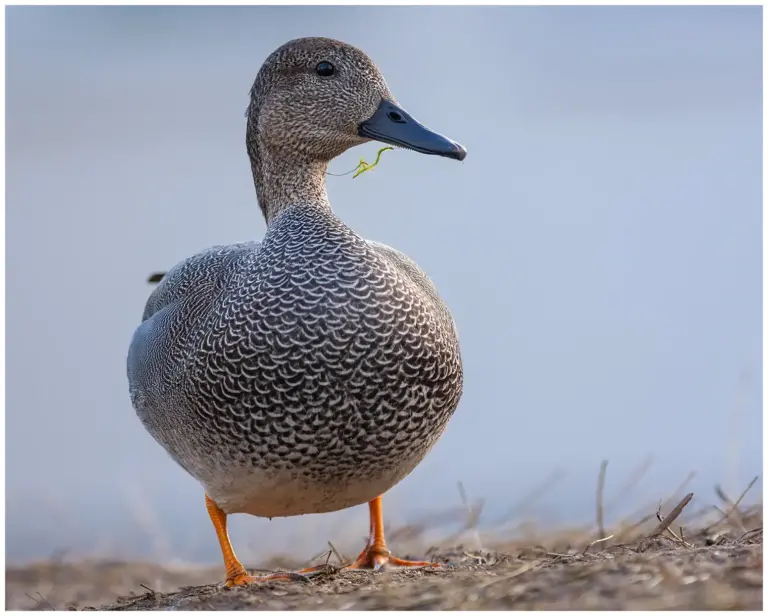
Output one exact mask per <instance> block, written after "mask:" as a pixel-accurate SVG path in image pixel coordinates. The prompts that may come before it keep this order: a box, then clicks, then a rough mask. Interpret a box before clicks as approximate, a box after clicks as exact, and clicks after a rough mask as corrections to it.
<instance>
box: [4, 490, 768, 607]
mask: <svg viewBox="0 0 768 616" xmlns="http://www.w3.org/2000/svg"><path fill="white" fill-rule="evenodd" d="M683 501H685V499H683ZM681 502H682V501H681ZM684 506H685V505H684V504H683V506H682V507H680V510H682V508H684ZM679 514H680V511H677V512H675V510H672V511H671V512H670V513H669V514H668V515H667V517H666V522H665V518H664V517H663V516H661V514H660V512H659V513H657V515H656V517H654V516H653V515H649V516H645V518H644V519H643V520H641V522H639V523H633V524H629V523H625V524H623V525H620V526H619V527H618V528H616V529H611V530H610V531H604V532H610V533H611V535H610V539H604V540H601V541H596V540H595V538H594V537H595V534H594V531H593V530H589V531H588V532H586V533H585V532H583V531H582V532H579V533H575V532H566V531H563V532H562V533H559V534H554V535H551V536H545V537H536V538H532V537H531V536H530V535H529V536H528V537H525V538H521V539H516V540H508V541H499V540H497V541H495V542H494V541H492V540H490V539H488V538H483V544H484V545H488V546H489V548H487V549H482V550H475V551H473V550H471V549H468V548H466V547H462V546H457V547H454V548H441V549H432V550H430V551H428V553H427V554H426V556H428V557H429V558H431V559H433V560H436V561H437V562H440V563H442V564H443V565H444V566H443V567H442V568H441V569H419V570H400V571H384V572H378V573H373V572H367V571H339V570H338V569H337V568H335V567H334V566H332V565H331V566H329V567H328V569H327V570H326V571H323V572H322V573H320V574H319V575H317V576H315V577H313V578H312V579H311V580H310V582H309V583H299V582H271V583H268V584H261V585H254V586H250V587H246V588H237V589H228V588H225V587H223V586H222V585H221V584H220V583H217V584H212V583H211V582H212V581H217V582H218V581H220V580H221V576H222V569H221V568H219V567H215V568H201V567H163V566H159V565H154V564H147V563H118V562H91V563H88V562H81V563H53V562H43V563H39V564H36V565H30V566H26V567H20V568H9V569H8V570H7V571H6V607H7V609H21V610H30V609H32V610H41V609H42V610H46V609H47V610H50V609H54V608H55V609H57V610H58V609H108V610H150V609H151V610H168V609H189V610H192V609H207V610H223V609H227V610H238V609H268V610H299V609H304V610H312V609H317V610H338V609H361V610H385V609H386V610H390V609H422V610H437V609H440V610H466V609H469V610H476V609H488V610H492V609H503V610H509V609H601V610H602V609H613V610H625V609H638V610H657V609H684V610H693V609H741V610H747V609H748V610H760V609H762V587H763V566H762V561H763V539H762V506H760V507H759V508H754V509H753V510H751V511H748V512H738V511H736V509H735V508H734V509H732V510H731V511H730V512H727V515H724V517H723V519H722V520H719V521H718V522H716V523H709V524H708V525H701V527H700V528H698V529H697V530H696V531H690V532H689V531H685V532H683V530H682V529H680V527H679V526H673V525H672V524H671V522H672V520H673V518H676V517H677V516H678V515H679ZM665 523H666V526H664V525H665ZM672 528H675V529H677V530H675V531H673V530H672ZM598 534H599V533H598ZM392 547H395V546H392ZM399 555H400V556H402V557H406V558H423V557H424V556H425V554H423V553H421V554H419V553H415V552H410V553H409V552H404V551H400V553H399ZM265 566H269V567H270V568H274V567H276V566H278V565H277V563H276V562H272V563H265ZM281 566H282V567H286V566H287V565H286V563H284V562H282V563H281ZM296 566H300V564H299V563H296Z"/></svg>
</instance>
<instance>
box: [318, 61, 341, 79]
mask: <svg viewBox="0 0 768 616" xmlns="http://www.w3.org/2000/svg"><path fill="white" fill-rule="evenodd" d="M315 71H316V72H317V74H318V75H320V77H330V76H331V75H333V74H334V73H335V72H336V69H335V68H334V67H333V64H331V63H330V62H321V63H320V64H318V65H317V66H316V67H315Z"/></svg>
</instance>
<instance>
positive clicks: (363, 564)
mask: <svg viewBox="0 0 768 616" xmlns="http://www.w3.org/2000/svg"><path fill="white" fill-rule="evenodd" d="M390 567H403V568H405V567H432V568H435V569H439V568H440V567H441V565H440V563H434V562H429V561H426V560H404V559H402V558H397V557H396V556H392V554H391V552H390V551H389V550H388V549H387V548H386V546H376V545H372V546H368V547H367V548H365V549H364V550H363V551H362V552H361V553H360V556H358V557H357V558H356V559H355V562H353V563H351V564H349V565H345V566H344V567H343V568H344V569H373V570H374V571H381V570H384V569H388V568H390Z"/></svg>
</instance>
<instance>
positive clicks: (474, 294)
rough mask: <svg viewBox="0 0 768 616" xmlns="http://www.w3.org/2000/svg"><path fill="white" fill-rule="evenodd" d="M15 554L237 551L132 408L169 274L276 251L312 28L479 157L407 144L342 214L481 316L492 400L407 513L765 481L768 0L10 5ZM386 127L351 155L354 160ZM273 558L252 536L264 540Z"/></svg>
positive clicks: (392, 512) (309, 530) (484, 390)
mask: <svg viewBox="0 0 768 616" xmlns="http://www.w3.org/2000/svg"><path fill="white" fill-rule="evenodd" d="M6 15H7V82H6V84H7V99H6V104H7V116H6V127H7V136H6V151H7V159H6V160H7V166H6V178H7V210H6V212H7V214H6V215H7V288H6V289H7V330H6V331H7V381H6V382H7V407H6V408H7V415H6V417H7V420H6V422H7V423H6V427H7V442H6V451H7V454H6V455H7V458H6V461H7V466H6V468H7V477H6V489H7V556H8V558H9V559H10V560H12V561H19V560H26V559H31V558H38V557H45V556H47V555H49V554H50V553H51V552H52V551H53V550H55V549H58V548H69V549H71V550H72V551H73V553H76V554H93V553H99V554H107V553H108V554H111V555H112V556H146V555H148V554H153V555H154V556H156V557H160V556H164V557H170V556H176V557H181V558H194V559H210V560H215V559H216V558H218V555H217V549H218V548H217V546H216V543H215V539H214V535H213V532H212V529H211V528H210V527H209V522H208V521H207V519H206V513H205V509H204V507H203V502H202V493H201V490H200V488H199V486H197V485H196V483H195V482H194V481H193V480H192V479H191V478H189V477H188V476H186V475H185V474H184V472H183V471H182V470H181V469H180V468H178V467H177V466H176V465H175V464H174V463H173V462H172V461H171V460H169V459H168V458H167V456H166V455H165V453H164V452H163V451H162V450H161V449H160V447H158V446H157V445H156V444H155V443H154V442H153V441H152V439H151V438H150V437H149V436H148V435H147V434H146V433H145V432H144V430H143V429H142V427H141V425H140V423H139V422H138V420H137V419H136V418H135V416H134V414H133V411H132V409H131V405H130V401H129V398H128V392H127V382H126V378H125V355H126V351H127V346H128V343H129V341H130V337H131V335H132V332H133V330H134V328H135V327H136V326H137V324H138V323H139V320H140V316H141V312H142V309H143V304H144V301H145V300H146V297H147V295H148V293H149V291H150V289H149V287H148V286H147V285H146V284H145V282H144V281H145V279H146V275H147V274H148V273H149V272H151V271H154V270H157V269H162V268H166V267H168V266H170V265H172V264H174V263H176V262H177V261H179V260H181V259H183V258H185V257H186V256H189V255H191V254H192V253H194V252H196V251H198V250H200V249H202V248H205V247H207V246H210V245H213V244H219V243H225V242H234V241H239V240H244V239H252V238H259V237H260V236H261V235H262V233H263V231H264V224H263V221H262V220H261V218H260V213H259V210H258V207H257V205H256V202H255V197H254V190H253V184H252V180H251V177H250V168H249V164H248V161H247V157H246V154H245V148H244V119H243V113H244V111H245V107H246V104H247V93H248V90H249V88H250V86H251V83H252V80H253V78H254V77H255V75H256V72H257V71H258V68H259V66H260V64H261V62H262V61H263V60H264V58H265V57H266V56H267V55H268V54H269V53H270V52H271V51H272V50H273V49H274V48H276V47H277V46H278V45H280V44H282V43H283V42H285V41H287V40H289V39H291V38H295V37H299V36H317V35H320V36H329V37H334V38H339V39H342V40H345V41H347V42H350V43H352V44H355V45H357V46H359V47H361V48H362V49H364V50H365V51H366V52H367V53H368V54H369V55H370V56H371V57H372V58H373V59H374V60H375V61H376V62H377V63H378V64H379V66H380V67H381V69H382V71H383V72H384V74H385V76H386V78H387V80H388V83H389V85H390V87H391V89H392V91H393V93H394V94H395V96H396V97H397V98H398V100H399V101H400V102H401V103H402V104H403V105H404V106H405V107H406V109H408V110H409V111H410V112H411V113H413V115H414V116H415V117H417V118H419V119H420V120H421V121H422V122H424V123H425V124H427V125H428V126H430V127H432V128H434V129H436V130H438V131H439V132H442V133H445V134H447V135H449V136H450V137H452V138H454V139H456V140H458V141H460V142H461V143H463V144H464V145H465V146H467V148H468V150H469V156H468V157H467V159H466V161H465V162H464V163H463V164H461V165H460V164H457V163H455V162H453V161H446V160H442V159H436V158H432V157H425V156H419V155H417V154H414V153H411V152H403V151H398V152H395V153H387V154H385V157H383V160H382V164H381V165H380V166H379V167H378V168H377V169H376V171H375V172H372V173H367V174H365V175H364V176H362V177H360V178H358V179H356V180H354V181H352V180H351V179H350V177H349V176H347V177H344V178H329V194H330V197H331V200H332V202H333V203H334V206H335V209H336V211H337V212H338V213H339V215H340V216H341V217H342V218H343V219H344V220H345V221H346V222H348V223H349V224H351V225H352V226H353V227H354V228H355V229H357V230H358V231H359V232H360V233H362V234H363V235H364V236H367V237H371V238H375V239H377V240H380V241H383V242H386V243H388V244H390V245H393V246H396V247H397V248H399V249H401V250H403V251H404V252H406V253H407V254H409V255H411V256H412V257H413V258H415V259H416V261H418V262H419V263H420V265H421V266H422V267H423V268H424V269H425V270H426V271H427V272H428V273H429V274H430V275H431V276H432V277H433V279H434V280H435V282H436V284H437V285H438V288H439V289H440V292H441V294H442V295H443V297H444V298H445V299H446V301H447V302H448V304H449V305H450V306H451V308H452V309H453V312H454V315H455V318H456V321H457V323H458V327H459V331H460V336H461V342H462V348H463V354H464V358H465V368H466V388H465V395H464V398H463V400H462V404H461V406H460V408H459V410H458V412H457V414H456V416H455V418H454V420H453V421H452V423H451V424H450V426H449V429H448V431H447V433H446V434H445V437H444V438H443V439H442V440H441V441H440V443H439V444H438V446H437V447H436V448H435V449H434V451H433V452H432V453H431V454H430V456H429V457H428V458H427V460H426V461H425V462H424V463H423V464H422V465H421V466H420V467H419V468H418V469H417V470H416V471H415V472H414V473H413V474H412V475H411V476H410V477H409V478H408V479H406V480H405V481H404V482H403V483H402V484H401V485H399V486H398V487H397V488H395V490H393V492H392V494H391V495H390V496H388V497H387V500H386V505H385V506H386V508H387V511H388V514H387V515H388V519H389V520H390V522H392V523H395V522H397V521H402V520H406V519H409V516H411V517H412V516H416V515H418V514H423V513H424V512H426V511H429V510H438V509H441V508H444V507H447V506H453V505H455V504H456V503H458V502H459V501H458V495H457V492H456V487H455V484H456V481H457V480H463V481H464V482H465V484H466V486H467V487H468V490H469V491H470V493H471V495H472V496H473V497H485V498H487V500H488V504H487V507H486V513H487V514H489V517H490V518H493V516H500V515H502V514H503V513H504V512H505V511H506V510H507V509H508V508H510V507H512V506H513V505H514V503H515V502H517V500H518V499H519V498H520V497H521V495H523V494H525V493H526V492H527V491H530V490H531V489H534V488H535V486H536V485H538V484H539V483H540V482H542V481H544V480H545V479H546V478H547V477H548V476H550V475H551V473H552V472H554V471H556V470H557V469H563V470H564V471H565V475H564V479H563V480H562V481H560V482H559V483H558V484H557V486H555V488H553V489H552V491H551V492H549V493H548V494H547V495H546V497H545V498H543V499H542V500H541V501H540V502H539V503H538V506H537V507H536V508H535V510H534V511H533V512H532V513H533V514H535V515H536V516H538V517H539V518H540V519H541V520H544V521H547V522H549V523H552V524H554V523H567V522H577V521H581V520H585V519H586V520H588V519H589V518H590V517H591V515H592V513H591V512H592V507H593V499H594V496H593V493H594V489H593V486H594V482H595V478H596V475H597V471H598V468H599V464H600V460H601V459H603V458H608V459H610V461H611V464H610V467H609V480H608V481H609V485H608V493H609V494H610V493H611V490H612V489H613V490H615V489H618V488H617V486H618V485H619V484H620V483H621V481H623V480H624V479H625V478H626V477H627V476H628V475H629V474H630V473H631V472H632V469H633V468H635V467H636V466H637V465H638V464H640V463H642V460H643V459H644V458H645V457H646V456H647V455H651V456H653V460H654V463H653V466H652V467H651V470H650V471H649V473H648V475H646V476H645V477H644V479H643V480H642V482H641V483H640V485H638V487H637V489H636V490H635V492H633V493H632V496H631V497H627V502H626V503H622V505H621V506H620V507H617V509H616V511H615V515H620V514H621V511H623V510H624V509H626V510H631V509H632V508H633V507H634V506H636V505H637V504H638V503H642V502H643V499H647V498H650V499H657V498H661V497H662V496H666V495H667V494H668V493H669V492H670V491H672V490H673V489H674V488H675V486H676V485H677V484H678V483H679V482H680V481H681V480H682V479H683V478H684V477H685V475H686V474H687V473H688V472H689V471H690V470H692V469H695V470H697V471H698V475H697V479H696V480H695V481H694V483H693V484H692V485H693V487H694V488H695V489H696V491H697V494H698V497H699V499H702V500H703V501H704V502H706V501H707V500H711V494H712V491H711V486H712V484H713V483H714V482H715V481H723V482H726V485H727V486H729V489H730V490H731V491H732V492H738V491H739V490H740V489H741V487H742V486H743V485H746V483H747V481H748V480H749V478H750V477H751V476H752V475H754V474H756V473H758V472H759V468H760V465H761V458H762V449H761V447H762V445H761V436H760V435H761V432H762V425H761V422H762V415H761V398H762V384H761V379H760V375H761V374H762V364H761V342H760V341H761V261H760V254H761V189H762V187H761V170H762V160H761V130H762V126H761V103H762V100H761V87H762V84H761V70H762V66H761V57H762V49H761V34H762V33H761V8H760V7H728V8H723V7H706V8H702V7H686V8H681V7H676V8H675V7H645V8H637V7H635V8H630V7H626V8H610V7H589V8H577V7H558V8H555V7H539V8H523V7H495V8H489V7H484V8H479V7H478V8H468V7H451V8H446V7H430V8H424V7H399V8H374V7H333V8H330V7H313V8H308V7H283V8H275V7H229V8H210V7H194V8H189V7H178V8H169V7H11V8H9V9H7V12H6ZM375 151H376V146H375V145H373V144H371V145H369V146H366V147H363V148H357V149H356V150H354V151H351V152H348V153H346V154H345V155H344V156H343V157H342V158H341V159H340V160H337V161H335V162H334V163H333V164H332V166H331V170H332V171H335V172H343V171H347V170H349V169H351V168H353V167H354V166H355V164H356V163H357V160H358V159H359V157H360V156H366V157H371V156H372V155H375ZM366 528H367V513H366V511H365V509H364V508H356V509H354V510H351V511H348V512H341V513H337V514H328V515H326V516H322V517H320V516H306V517H303V518H296V519H287V520H275V521H272V522H267V521H266V520H257V519H254V518H242V517H237V518H236V519H235V525H234V535H235V545H236V546H239V545H243V544H246V543H247V544H248V545H249V546H251V547H249V548H248V549H251V548H252V549H253V550H254V551H255V552H256V553H264V552H265V551H270V550H274V549H278V548H283V547H285V546H288V548H291V549H298V550H302V551H303V552H306V553H307V556H310V555H311V554H310V553H312V552H316V551H319V550H320V549H322V548H323V546H324V545H325V540H326V539H328V538H333V537H336V536H337V535H339V534H347V535H349V534H350V533H352V534H353V535H354V536H355V538H356V537H357V535H360V536H363V535H364V534H365V529H366ZM244 549H246V548H239V550H240V551H242V550H244Z"/></svg>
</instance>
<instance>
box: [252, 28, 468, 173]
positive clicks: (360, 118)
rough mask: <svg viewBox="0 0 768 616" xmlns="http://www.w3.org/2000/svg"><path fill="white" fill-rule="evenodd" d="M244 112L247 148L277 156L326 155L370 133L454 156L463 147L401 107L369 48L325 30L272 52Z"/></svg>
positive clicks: (367, 138) (321, 157) (380, 138)
mask: <svg viewBox="0 0 768 616" xmlns="http://www.w3.org/2000/svg"><path fill="white" fill-rule="evenodd" d="M247 117H248V133H247V141H248V144H249V149H250V150H251V152H252V156H253V155H254V154H255V153H257V152H259V151H261V152H262V154H263V152H264V150H268V151H269V152H270V154H272V155H273V156H276V157H278V158H280V159H283V160H287V159H292V158H297V157H299V158H304V159H305V160H309V161H318V162H327V161H329V160H331V159H332V158H334V157H336V156H338V155H339V154H341V153H342V152H344V151H345V150H347V149H349V148H351V147H353V146H356V145H360V144H362V143H365V142H366V141H370V140H376V141H381V142H383V143H387V144H391V145H394V146H399V147H404V148H409V149H411V150H415V151H417V152H421V153H424V154H434V155H437V156H445V157H447V158H453V159H456V160H463V159H464V157H465V156H466V154H467V151H466V150H465V149H464V147H463V146H461V145H459V144H458V143H456V142H455V141H452V140H451V139H448V138H447V137H444V136H443V135H440V134H438V133H436V132H434V131H431V130H429V129H428V128H426V127H425V126H423V125H422V124H420V123H419V122H417V121H416V120H415V119H414V118H413V117H411V115H410V114H408V112H406V111H405V110H404V109H403V108H402V107H400V105H398V104H397V102H396V101H395V99H394V98H393V96H392V93H391V92H390V91H389V88H388V87H387V84H386V82H385V81H384V77H383V76H382V75H381V73H380V72H379V69H378V68H377V67H376V65H375V64H374V63H373V62H372V61H371V59H370V58H368V56H367V55H365V54H364V53H363V52H362V51H360V50H359V49H357V48H355V47H352V46H351V45H347V44H346V43H342V42H339V41H335V40H332V39H327V38H302V39H297V40H294V41H290V42H288V43H286V44H285V45H283V46H281V47H280V48H278V49H277V50H276V51H275V52H274V53H272V54H271V55H270V56H269V57H268V58H267V60H266V61H265V62H264V64H263V66H262V67H261V70H260V71H259V74H258V76H257V77H256V81H255V83H254V85H253V88H252V90H251V102H250V105H249V107H248V112H247Z"/></svg>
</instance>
